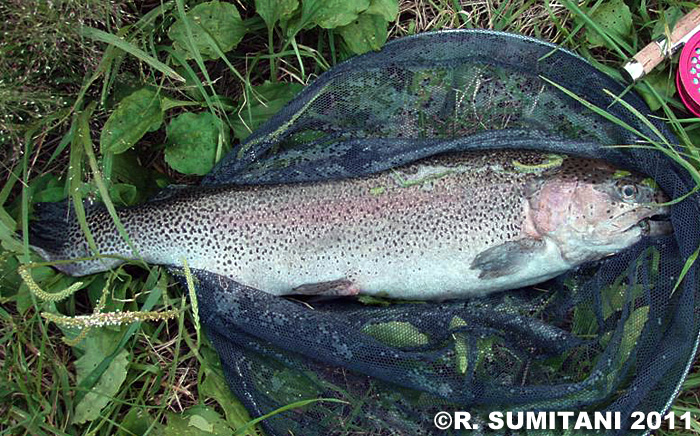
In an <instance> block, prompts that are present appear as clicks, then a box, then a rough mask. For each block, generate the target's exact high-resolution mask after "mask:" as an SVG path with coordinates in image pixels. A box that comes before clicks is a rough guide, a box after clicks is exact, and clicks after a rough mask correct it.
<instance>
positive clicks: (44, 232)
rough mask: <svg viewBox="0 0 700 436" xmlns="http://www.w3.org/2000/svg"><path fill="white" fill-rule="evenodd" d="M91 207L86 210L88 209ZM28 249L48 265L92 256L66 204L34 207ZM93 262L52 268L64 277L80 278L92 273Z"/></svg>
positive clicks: (61, 202)
mask: <svg viewBox="0 0 700 436" xmlns="http://www.w3.org/2000/svg"><path fill="white" fill-rule="evenodd" d="M86 206H87V205H86ZM92 207H93V206H87V208H88V209H90V208H92ZM29 245H30V247H31V248H32V249H33V250H34V251H36V252H37V253H38V254H39V255H40V256H41V257H42V258H44V260H46V261H48V262H53V261H57V260H69V259H75V258H80V257H89V256H92V253H91V250H90V248H89V246H88V243H87V240H86V238H85V237H84V235H83V234H82V231H81V229H80V225H79V224H78V219H77V217H76V215H75V211H74V210H73V207H72V205H71V203H70V202H69V201H68V200H64V201H60V202H56V203H36V204H34V212H33V218H32V220H31V221H30V223H29ZM95 262H96V261H94V260H90V261H77V262H71V263H60V264H54V265H53V266H54V267H55V268H57V269H58V270H60V271H62V272H64V273H66V274H70V275H73V276H80V275H85V274H89V273H92V272H96V270H95V268H94V266H93V264H95ZM104 269H106V268H103V270H104Z"/></svg>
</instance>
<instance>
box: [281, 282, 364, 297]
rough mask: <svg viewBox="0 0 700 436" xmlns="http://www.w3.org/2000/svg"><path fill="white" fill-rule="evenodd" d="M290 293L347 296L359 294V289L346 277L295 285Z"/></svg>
mask: <svg viewBox="0 0 700 436" xmlns="http://www.w3.org/2000/svg"><path fill="white" fill-rule="evenodd" d="M292 293H294V294H301V295H330V296H347V295H357V294H359V293H360V289H359V288H358V287H356V286H355V284H354V283H353V282H352V281H350V280H348V279H338V280H330V281H327V282H319V283H307V284H304V285H301V286H297V287H296V288H294V289H292Z"/></svg>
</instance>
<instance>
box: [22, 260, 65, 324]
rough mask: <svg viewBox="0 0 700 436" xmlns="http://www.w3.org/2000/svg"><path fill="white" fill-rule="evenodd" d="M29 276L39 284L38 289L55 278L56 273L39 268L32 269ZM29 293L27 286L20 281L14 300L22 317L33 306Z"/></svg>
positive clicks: (45, 267)
mask: <svg viewBox="0 0 700 436" xmlns="http://www.w3.org/2000/svg"><path fill="white" fill-rule="evenodd" d="M31 275H32V278H33V279H34V281H35V282H36V283H37V284H39V287H41V286H43V285H44V284H45V282H46V281H48V280H49V279H53V278H54V277H55V276H56V271H54V270H53V269H52V268H49V267H48V266H40V267H38V268H32V269H31ZM30 292H31V291H30V290H29V288H28V287H27V284H26V283H24V281H22V284H21V285H20V287H19V290H18V291H17V295H15V299H16V301H17V311H18V312H19V313H20V314H22V315H23V314H24V313H25V312H26V311H27V310H29V308H30V307H32V305H33V302H32V296H31V293H30Z"/></svg>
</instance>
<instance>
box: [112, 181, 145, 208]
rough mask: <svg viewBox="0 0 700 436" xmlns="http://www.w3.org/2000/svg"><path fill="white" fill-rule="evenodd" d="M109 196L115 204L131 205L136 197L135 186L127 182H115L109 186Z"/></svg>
mask: <svg viewBox="0 0 700 436" xmlns="http://www.w3.org/2000/svg"><path fill="white" fill-rule="evenodd" d="M109 197H110V198H111V199H112V202H114V205H115V206H131V205H133V204H135V203H136V200H137V199H138V192H137V190H136V186H134V185H129V184H127V183H116V184H114V185H112V186H110V187H109Z"/></svg>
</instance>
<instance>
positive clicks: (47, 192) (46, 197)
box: [30, 174, 67, 203]
mask: <svg viewBox="0 0 700 436" xmlns="http://www.w3.org/2000/svg"><path fill="white" fill-rule="evenodd" d="M48 176H49V177H48V178H47V179H46V180H45V181H46V184H43V186H41V187H39V186H36V187H34V186H33V185H34V182H32V183H31V185H30V187H32V188H34V189H32V202H34V203H39V202H43V201H48V202H51V203H53V202H56V201H61V200H63V199H65V198H66V195H67V193H66V189H65V182H64V181H61V180H59V179H58V178H57V177H56V176H54V175H52V174H50V175H48Z"/></svg>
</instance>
